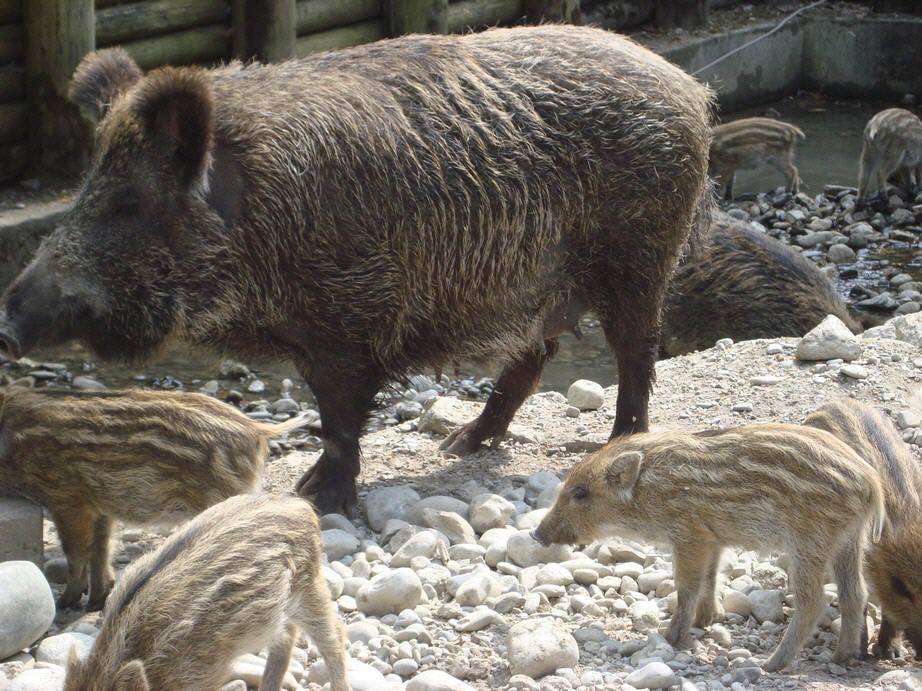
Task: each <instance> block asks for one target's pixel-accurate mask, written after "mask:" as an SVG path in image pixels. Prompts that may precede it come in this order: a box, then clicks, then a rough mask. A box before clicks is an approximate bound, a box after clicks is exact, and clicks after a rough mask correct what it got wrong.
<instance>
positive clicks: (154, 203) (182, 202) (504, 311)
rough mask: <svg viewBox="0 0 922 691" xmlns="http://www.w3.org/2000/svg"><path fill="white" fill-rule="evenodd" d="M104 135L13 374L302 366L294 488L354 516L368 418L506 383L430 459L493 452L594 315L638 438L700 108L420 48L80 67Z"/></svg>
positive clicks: (682, 94) (461, 49)
mask: <svg viewBox="0 0 922 691" xmlns="http://www.w3.org/2000/svg"><path fill="white" fill-rule="evenodd" d="M72 92H73V95H74V98H75V99H76V100H77V101H78V102H79V103H81V104H83V105H84V106H85V107H86V108H89V109H95V110H96V111H97V112H98V113H99V115H100V116H101V117H102V120H101V122H100V125H99V128H98V141H97V147H96V151H95V154H94V158H93V162H92V164H91V166H90V169H89V171H88V173H87V176H86V180H85V182H84V183H83V186H82V187H81V188H80V192H79V193H78V195H77V199H76V200H75V202H74V206H73V209H72V211H70V212H69V213H68V214H67V215H66V216H65V217H64V218H63V219H62V221H61V223H60V225H59V227H58V228H57V230H56V231H55V232H54V233H53V234H52V235H51V236H50V237H49V238H48V239H47V240H46V241H45V242H44V243H43V245H42V246H41V248H40V249H39V250H38V252H37V254H36V256H35V258H34V260H33V262H32V263H31V264H30V265H29V266H28V267H27V268H26V269H25V270H24V272H23V273H22V274H20V276H19V277H18V278H17V279H16V280H15V281H14V282H13V284H12V285H11V286H9V287H8V288H7V290H6V292H5V293H4V295H3V296H2V298H0V342H2V343H3V344H4V347H5V350H7V351H8V352H9V353H10V354H11V355H12V356H13V357H19V356H22V355H25V354H26V353H28V352H29V351H30V350H32V349H33V348H35V347H37V346H39V345H46V344H53V343H59V342H62V341H66V340H69V339H79V340H81V341H84V342H86V343H88V344H89V346H90V347H92V348H93V349H94V350H95V351H96V353H97V354H98V355H100V356H101V357H106V358H121V359H143V358H148V357H151V356H152V355H154V354H156V353H157V352H158V351H159V350H160V349H161V347H162V346H163V345H164V344H165V343H167V342H169V341H171V340H184V341H187V342H191V343H195V344H200V345H203V346H206V347H211V348H214V349H217V350H220V351H222V352H226V353H228V354H234V355H236V356H237V357H239V358H241V359H266V358H277V359H278V358H285V359H291V360H293V361H294V363H295V364H296V365H297V367H298V368H299V370H300V372H301V373H302V374H303V376H304V379H305V380H306V381H307V383H308V384H309V386H310V388H311V391H312V392H313V394H314V395H315V396H316V398H317V403H318V406H319V409H320V414H321V418H322V421H323V433H322V436H323V454H322V455H321V456H320V459H319V460H318V462H317V463H316V464H315V465H314V466H313V467H312V468H311V469H310V470H309V471H308V472H307V473H305V475H304V476H303V477H302V478H301V481H300V482H299V485H298V486H299V491H300V493H301V494H303V495H305V496H311V497H313V498H314V499H315V502H316V505H317V508H318V509H319V510H320V511H322V512H329V511H343V510H347V511H348V510H351V509H352V508H354V505H355V501H356V478H357V476H358V473H359V441H358V439H359V435H360V433H361V431H362V428H363V425H364V423H365V420H366V417H367V414H368V412H369V410H370V409H371V407H372V405H373V402H374V397H375V394H376V393H377V392H378V391H379V389H380V388H381V387H382V385H383V384H385V383H386V382H388V381H390V380H392V379H394V378H398V379H400V378H403V377H405V376H406V374H407V373H408V372H409V371H412V370H414V369H415V370H417V371H421V370H423V369H427V370H431V369H438V368H439V367H441V366H443V365H445V364H446V363H453V362H459V361H484V360H491V359H495V360H498V361H500V362H503V363H505V369H504V370H503V371H502V373H501V374H500V377H499V380H498V382H497V385H496V387H495V389H494V392H493V394H492V395H491V397H490V400H489V401H488V403H487V405H486V408H485V409H484V411H483V413H482V414H481V416H480V417H478V418H477V419H476V420H474V421H473V422H471V423H470V424H468V425H467V426H464V427H463V428H461V429H459V430H457V431H456V433H455V434H453V435H452V436H451V437H450V438H449V439H448V440H446V442H445V446H446V450H447V451H449V452H451V453H454V454H463V453H468V452H472V451H474V450H476V449H477V448H479V447H480V446H481V444H482V443H483V442H484V441H488V440H490V439H502V438H503V436H504V434H505V430H506V428H507V426H508V425H509V422H510V421H511V420H512V417H513V415H514V414H515V412H516V410H517V409H518V408H519V406H520V404H521V403H522V401H523V400H524V399H525V398H526V397H527V396H528V395H529V394H530V393H531V392H532V391H533V390H534V389H535V387H536V385H537V382H538V380H539V378H540V375H541V370H542V367H543V366H544V363H545V361H546V359H547V358H548V357H549V354H550V353H552V352H553V351H554V350H555V348H554V346H555V345H556V341H555V339H556V337H557V336H558V335H559V334H560V333H562V332H564V331H565V330H566V329H567V328H568V327H569V326H570V325H571V323H572V322H571V321H569V320H568V319H564V318H562V317H561V316H560V315H570V314H574V313H575V314H577V315H580V314H583V313H585V312H587V311H589V310H592V311H593V312H595V313H596V314H597V315H598V317H599V319H600V320H601V323H602V328H603V329H604V331H605V334H606V337H607V339H608V341H609V343H610V345H611V347H612V348H613V350H614V351H615V353H616V355H617V360H618V370H619V382H620V386H619V388H618V401H617V413H616V417H615V421H614V425H613V430H612V434H613V435H618V434H626V433H630V432H635V431H641V430H645V429H647V426H648V419H647V408H648V397H649V391H650V386H651V382H652V380H653V366H654V363H655V361H656V350H657V344H658V342H659V325H660V309H661V306H662V301H663V296H664V293H665V289H666V285H667V283H668V279H669V276H670V275H671V274H672V271H673V269H674V268H675V264H676V261H677V260H678V257H679V254H680V253H681V252H682V249H683V247H684V246H685V245H686V241H687V240H688V238H689V236H690V233H691V232H692V229H693V228H695V229H697V228H706V227H707V223H708V216H709V213H710V209H711V206H712V199H711V195H710V194H709V189H708V182H707V147H708V141H709V139H710V120H711V105H712V103H711V99H712V94H711V92H710V90H709V89H708V88H707V87H706V86H704V85H702V84H700V83H698V82H696V81H695V80H694V79H692V78H691V77H690V76H688V75H687V74H685V73H684V72H682V71H681V70H680V69H678V68H677V67H675V66H674V65H671V64H670V63H669V62H667V61H666V60H664V59H663V58H661V57H659V56H658V55H655V54H654V53H652V52H651V51H649V50H647V49H645V48H643V47H641V46H639V45H637V44H636V43H634V42H633V41H630V40H628V39H626V38H623V37H621V36H618V35H615V34H613V33H611V32H608V31H603V30H599V29H590V28H585V27H575V26H550V25H549V26H541V27H523V28H515V29H495V30H490V31H484V32H482V33H474V34H467V35H464V36H448V35H445V36H438V35H414V36H405V37H401V38H396V39H393V40H387V41H380V42H378V43H372V44H368V45H363V46H358V47H355V48H349V49H346V50H342V51H336V52H331V53H322V54H318V55H313V56H309V57H305V58H300V59H295V60H289V61H286V62H283V63H280V64H271V65H261V64H251V65H246V66H243V65H240V64H232V65H230V66H225V67H221V68H217V69H213V70H204V69H198V68H182V69H173V68H163V69H158V70H154V71H152V72H150V73H149V74H147V75H143V76H142V75H141V73H140V71H139V70H138V68H137V66H136V65H135V64H134V63H133V62H132V61H131V58H129V57H128V55H127V54H125V53H124V52H121V51H111V50H110V51H102V52H99V53H95V54H92V55H90V56H88V57H87V58H86V59H85V60H84V62H83V63H82V64H81V66H80V67H79V68H78V70H77V73H76V75H75V77H74V82H73V87H72Z"/></svg>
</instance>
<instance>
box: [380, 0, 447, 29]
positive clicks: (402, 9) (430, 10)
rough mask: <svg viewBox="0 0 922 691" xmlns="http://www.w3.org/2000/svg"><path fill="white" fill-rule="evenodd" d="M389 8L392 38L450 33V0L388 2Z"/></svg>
mask: <svg viewBox="0 0 922 691" xmlns="http://www.w3.org/2000/svg"><path fill="white" fill-rule="evenodd" d="M387 6H388V7H387V19H388V32H389V33H390V35H391V36H401V35H403V34H418V33H430V34H432V33H434V34H444V33H446V32H447V31H448V0H387Z"/></svg>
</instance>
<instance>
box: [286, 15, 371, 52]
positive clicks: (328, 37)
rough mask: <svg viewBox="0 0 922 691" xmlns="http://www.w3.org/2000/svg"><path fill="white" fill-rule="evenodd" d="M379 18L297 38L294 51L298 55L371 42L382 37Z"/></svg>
mask: <svg viewBox="0 0 922 691" xmlns="http://www.w3.org/2000/svg"><path fill="white" fill-rule="evenodd" d="M381 24H382V22H381V21H380V20H377V19H375V20H372V21H368V22H359V23H358V24H350V25H349V26H343V27H340V28H339V29H331V30H330V31H321V32H320V33H316V34H310V35H309V36H304V37H302V38H299V39H298V42H297V44H296V45H295V52H296V54H297V55H298V56H299V57H303V56H305V55H310V54H311V53H319V52H322V51H325V50H338V49H340V48H348V47H349V46H357V45H361V44H362V43H371V42H373V41H379V40H381V39H382V38H384V29H383V27H382V26H381Z"/></svg>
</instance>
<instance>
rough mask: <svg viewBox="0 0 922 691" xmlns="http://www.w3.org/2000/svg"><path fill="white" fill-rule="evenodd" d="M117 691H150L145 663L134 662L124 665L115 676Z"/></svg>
mask: <svg viewBox="0 0 922 691" xmlns="http://www.w3.org/2000/svg"><path fill="white" fill-rule="evenodd" d="M113 686H114V688H115V691H150V684H148V682H147V674H146V673H145V672H144V663H143V662H141V661H140V660H132V661H131V662H127V663H125V664H124V665H122V668H121V669H119V671H118V672H116V674H115V683H114V685H113Z"/></svg>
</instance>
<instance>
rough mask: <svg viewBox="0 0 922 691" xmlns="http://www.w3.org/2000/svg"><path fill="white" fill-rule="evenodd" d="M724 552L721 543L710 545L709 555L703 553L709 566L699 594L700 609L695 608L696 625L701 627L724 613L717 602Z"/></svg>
mask: <svg viewBox="0 0 922 691" xmlns="http://www.w3.org/2000/svg"><path fill="white" fill-rule="evenodd" d="M703 551H704V550H702V552H703ZM722 554H723V547H722V546H721V545H710V546H709V551H708V553H707V555H706V556H705V555H704V554H702V557H703V558H705V559H706V560H707V566H706V570H705V574H704V581H703V582H702V584H701V592H700V593H699V595H698V609H696V610H695V626H698V627H701V628H704V627H705V626H710V625H711V624H713V623H714V622H715V621H717V620H718V619H722V618H723V615H724V612H723V607H722V606H721V605H720V603H718V602H717V572H718V570H719V569H720V557H721V555H722Z"/></svg>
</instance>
